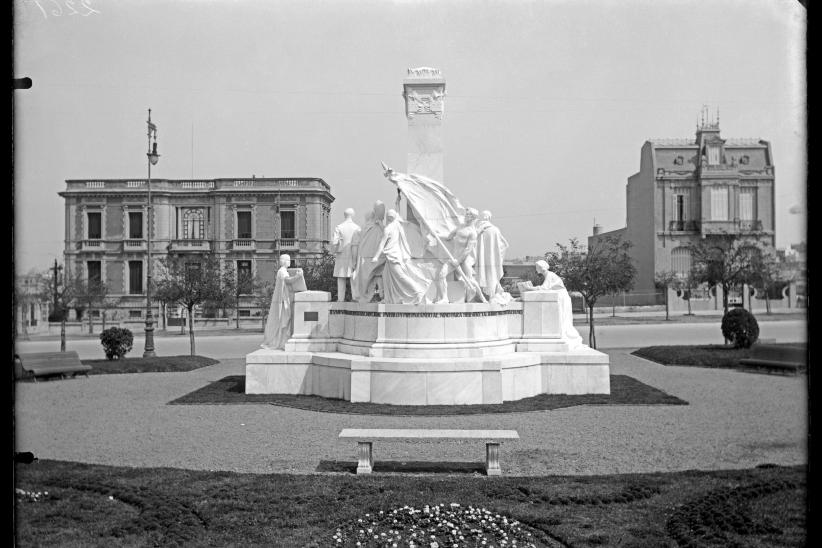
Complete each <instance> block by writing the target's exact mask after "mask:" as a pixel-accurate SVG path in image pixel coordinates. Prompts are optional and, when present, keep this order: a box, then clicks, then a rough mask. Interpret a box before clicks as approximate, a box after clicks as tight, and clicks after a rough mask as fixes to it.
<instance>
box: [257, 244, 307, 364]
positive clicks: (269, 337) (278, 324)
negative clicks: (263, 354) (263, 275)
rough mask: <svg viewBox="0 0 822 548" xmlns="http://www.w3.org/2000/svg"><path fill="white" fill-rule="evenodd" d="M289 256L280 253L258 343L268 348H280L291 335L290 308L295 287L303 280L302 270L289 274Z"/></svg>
mask: <svg viewBox="0 0 822 548" xmlns="http://www.w3.org/2000/svg"><path fill="white" fill-rule="evenodd" d="M289 266H291V257H290V256H288V255H285V254H283V255H280V269H279V270H277V276H276V282H275V284H274V294H273V295H272V296H271V307H270V308H269V309H268V320H267V321H266V323H265V333H264V335H263V343H262V344H261V345H260V346H261V347H263V348H267V349H269V350H281V349H283V348H285V343H286V341H287V340H288V338H289V337H290V336H291V329H292V324H293V317H292V308H293V304H294V293H295V287H296V286H298V285H299V284H300V283H301V282H302V285H303V287H302V289H305V287H304V285H305V281H304V278H303V274H302V270H300V271H298V272H297V273H296V274H293V275H290V274H289V273H288V267H289Z"/></svg>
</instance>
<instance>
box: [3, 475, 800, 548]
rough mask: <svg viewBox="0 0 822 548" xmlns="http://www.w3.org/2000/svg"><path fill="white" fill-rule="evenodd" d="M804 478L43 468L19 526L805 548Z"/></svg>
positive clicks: (128, 535) (279, 537) (302, 543)
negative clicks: (294, 473) (507, 475)
mask: <svg viewBox="0 0 822 548" xmlns="http://www.w3.org/2000/svg"><path fill="white" fill-rule="evenodd" d="M352 464H353V463H352ZM806 472H807V470H806V467H805V466H791V467H777V466H774V465H762V466H760V467H758V468H754V469H748V470H730V471H707V472H706V471H686V472H675V473H652V474H626V475H610V476H565V477H563V476H547V477H505V476H502V477H493V478H489V477H485V476H480V475H467V474H464V475H454V474H450V475H449V474H431V475H410V474H393V475H392V474H374V475H371V476H360V477H357V476H354V475H351V474H311V475H286V474H238V473H232V472H207V471H189V470H179V469H172V468H126V467H112V466H102V465H89V464H79V463H71V462H63V461H49V460H41V461H38V462H35V463H33V464H27V465H24V464H17V465H16V468H15V476H16V477H15V479H16V487H17V489H18V491H17V493H18V494H17V495H16V503H15V525H16V536H17V542H18V545H20V546H58V545H59V546H66V545H68V546H179V545H187V546H228V545H230V546H285V547H297V546H299V547H326V546H344V547H353V546H356V545H357V544H356V543H357V542H360V543H361V545H362V546H392V543H394V542H396V545H397V546H410V545H411V544H410V543H409V542H408V541H409V540H412V541H415V544H414V545H416V546H425V547H426V548H429V547H430V546H432V542H433V541H436V542H437V545H438V546H440V547H444V546H448V547H451V546H460V547H462V546H497V547H499V546H511V545H514V546H527V545H531V546H613V545H619V546H634V547H639V546H662V547H666V546H667V547H675V546H750V547H755V548H756V547H765V546H804V545H805V544H806V537H807V534H806V502H805V501H806V495H807V485H806ZM46 493H47V494H46ZM440 504H442V505H443V506H439V507H438V509H437V510H434V509H433V506H434V505H440ZM426 505H430V506H431V507H430V508H429V510H428V512H426V511H425V510H424V508H425V506H426ZM454 505H459V506H454ZM403 507H406V508H403ZM411 508H413V509H414V511H413V512H412V509H411ZM393 510H398V512H397V513H393ZM486 510H487V511H488V512H487V513H486V512H485V511H486ZM503 518H504V519H503ZM480 519H485V521H484V522H481V521H480ZM358 520H362V522H360V521H358ZM445 522H448V525H446V524H445ZM369 529H370V530H371V532H370V533H368V530H369ZM361 530H362V531H363V532H362V533H360V531H361ZM412 532H415V534H416V535H417V536H416V537H411V536H410V535H411V533H412ZM502 532H506V536H503V535H502ZM383 533H384V534H385V536H383ZM460 535H462V536H463V538H462V540H459V536H460ZM374 536H376V537H377V540H375V539H374ZM432 536H433V538H432ZM392 537H393V538H392ZM423 538H424V539H425V542H424V543H421V542H419V540H420V539H423ZM481 538H485V539H486V544H482V543H481V541H480V539H481ZM506 538H507V543H503V542H502V540H505V539H506ZM337 539H339V541H337ZM388 539H392V540H388ZM397 539H399V540H397ZM515 539H516V540H517V543H516V544H514V543H513V542H512V541H513V540H515ZM455 541H456V543H455Z"/></svg>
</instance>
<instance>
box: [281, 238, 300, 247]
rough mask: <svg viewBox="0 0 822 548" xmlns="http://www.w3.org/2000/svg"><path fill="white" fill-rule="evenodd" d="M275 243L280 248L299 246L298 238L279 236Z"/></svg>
mask: <svg viewBox="0 0 822 548" xmlns="http://www.w3.org/2000/svg"><path fill="white" fill-rule="evenodd" d="M277 243H278V244H279V245H278V247H279V248H280V249H297V248H298V247H299V240H297V239H296V238H280V240H279V241H278V242H277Z"/></svg>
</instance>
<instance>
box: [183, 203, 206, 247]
mask: <svg viewBox="0 0 822 548" xmlns="http://www.w3.org/2000/svg"><path fill="white" fill-rule="evenodd" d="M204 238H205V222H204V219H203V210H202V209H186V210H184V212H183V239H184V240H202V239H204Z"/></svg>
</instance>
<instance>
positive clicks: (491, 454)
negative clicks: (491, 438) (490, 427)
mask: <svg viewBox="0 0 822 548" xmlns="http://www.w3.org/2000/svg"><path fill="white" fill-rule="evenodd" d="M485 473H486V474H487V475H489V476H501V475H502V469H501V468H500V467H499V444H498V443H486V444H485Z"/></svg>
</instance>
